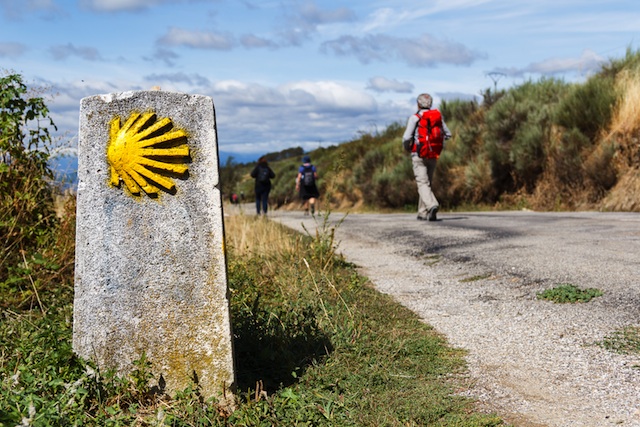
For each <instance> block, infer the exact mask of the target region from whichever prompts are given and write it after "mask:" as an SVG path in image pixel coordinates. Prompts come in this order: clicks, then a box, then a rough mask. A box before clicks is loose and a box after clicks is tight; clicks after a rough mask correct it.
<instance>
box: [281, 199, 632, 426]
mask: <svg viewBox="0 0 640 427" xmlns="http://www.w3.org/2000/svg"><path fill="white" fill-rule="evenodd" d="M270 217H271V218H272V219H274V220H276V221H280V222H282V223H283V224H285V225H287V226H288V227H291V228H293V229H296V230H300V231H303V229H302V224H303V223H304V225H305V226H306V227H307V229H309V230H313V229H314V227H315V226H316V225H317V224H321V223H322V221H314V220H313V219H312V218H311V217H304V216H303V215H302V213H301V212H281V211H276V212H271V213H270ZM438 217H439V220H438V221H437V222H422V221H417V220H416V219H415V215H411V214H349V215H347V216H346V217H344V214H340V213H332V214H331V215H330V216H329V219H330V222H334V221H338V220H342V222H341V224H340V225H339V226H338V227H337V230H336V236H337V239H338V241H339V250H340V251H341V252H342V253H343V254H344V255H345V257H346V258H347V259H349V260H350V261H352V262H354V263H355V264H356V265H358V266H359V267H360V269H361V270H362V272H363V274H365V275H366V276H367V277H369V278H370V279H371V280H372V282H373V283H374V284H375V286H376V287H377V288H378V289H379V290H380V291H381V292H385V293H388V294H391V295H393V296H394V297H395V298H396V299H397V300H398V301H399V302H400V303H402V304H404V305H406V306H407V307H409V308H411V309H412V310H414V311H415V312H416V313H417V314H418V315H419V316H420V317H421V318H423V319H424V320H425V321H426V322H427V323H429V324H431V325H433V326H434V327H435V328H436V329H437V330H439V331H440V332H441V333H443V334H445V335H446V336H447V338H448V339H449V341H450V342H451V343H452V344H453V345H455V346H457V347H462V348H465V349H467V350H468V351H469V356H468V358H467V359H468V361H469V367H470V374H471V376H472V377H473V378H474V380H475V381H476V386H475V387H474V389H473V390H472V392H471V393H470V394H471V395H472V396H473V397H475V398H477V399H479V400H480V402H482V403H483V404H484V405H486V407H488V408H489V409H490V410H494V411H498V413H499V414H500V415H502V416H504V417H505V418H507V419H508V420H509V421H511V422H513V423H514V424H515V425H518V426H542V425H544V426H608V425H623V426H640V369H638V366H639V365H640V358H638V357H635V356H622V355H618V354H614V353H611V352H610V351H607V350H605V349H603V348H602V347H601V346H599V345H597V344H596V343H598V342H601V341H602V339H603V338H605V337H607V336H610V335H611V334H612V333H613V332H614V331H615V330H617V329H619V328H622V327H624V326H629V325H635V326H638V325H640V263H639V262H638V261H640V255H639V254H640V214H635V213H597V212H578V213H535V212H490V213H489V212H488V213H441V214H439V215H438ZM564 283H569V284H574V285H576V286H579V287H581V288H590V287H594V288H598V289H600V290H602V291H604V295H603V296H602V297H600V298H597V299H594V300H593V301H592V302H590V303H588V304H571V305H566V304H552V303H549V302H545V301H540V300H538V299H537V298H536V294H537V293H538V292H540V291H541V290H544V289H548V288H551V287H554V286H556V285H558V284H564Z"/></svg>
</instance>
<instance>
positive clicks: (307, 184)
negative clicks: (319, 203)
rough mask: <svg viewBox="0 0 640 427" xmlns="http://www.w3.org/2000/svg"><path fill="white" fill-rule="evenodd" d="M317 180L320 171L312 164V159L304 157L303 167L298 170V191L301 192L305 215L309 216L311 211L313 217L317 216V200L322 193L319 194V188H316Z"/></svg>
mask: <svg viewBox="0 0 640 427" xmlns="http://www.w3.org/2000/svg"><path fill="white" fill-rule="evenodd" d="M317 179H318V171H317V170H316V167H315V166H314V165H312V164H311V158H310V157H309V156H304V157H303V158H302V166H300V168H299V169H298V176H297V177H296V190H298V191H299V192H300V199H301V200H302V206H303V207H304V214H305V215H309V209H311V215H314V214H315V209H316V199H317V198H318V197H320V192H318V187H317V186H316V180H317Z"/></svg>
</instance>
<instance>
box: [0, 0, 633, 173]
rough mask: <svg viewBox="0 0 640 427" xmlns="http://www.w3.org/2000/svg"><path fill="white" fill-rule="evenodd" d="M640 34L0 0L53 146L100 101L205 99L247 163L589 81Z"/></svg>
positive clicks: (487, 20) (183, 6)
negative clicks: (112, 96)
mask: <svg viewBox="0 0 640 427" xmlns="http://www.w3.org/2000/svg"><path fill="white" fill-rule="evenodd" d="M639 41H640V2H638V1H637V0H535V1H527V2H523V1H517V0H429V1H417V0H351V1H348V2H347V1H336V0H322V1H321V0H300V1H297V0H262V1H258V0H0V72H4V73H6V72H15V73H19V74H21V75H22V76H23V79H24V81H25V83H26V84H27V85H28V86H29V87H42V88H47V89H48V91H47V93H46V96H45V99H46V103H47V105H48V107H49V109H50V111H51V117H52V118H53V121H54V122H55V124H56V125H57V126H58V132H57V133H56V135H57V136H58V138H59V139H58V143H59V148H58V149H57V151H56V153H73V151H74V150H75V148H76V147H77V138H78V120H79V109H80V100H81V99H82V98H84V97H87V96H93V95H97V94H106V93H114V92H124V91H130V90H149V89H151V88H152V87H154V86H159V87H160V88H161V89H162V90H166V91H175V92H183V93H189V94H199V95H206V96H210V97H211V98H212V99H213V103H214V108H215V114H216V125H217V135H218V149H219V151H220V153H221V161H222V162H224V161H225V158H228V156H233V158H234V160H236V161H242V162H245V161H253V160H256V159H257V158H258V157H259V156H260V155H262V154H265V153H268V152H275V151H280V150H283V149H286V148H290V147H298V146H300V147H302V148H303V149H304V150H305V151H311V150H314V149H316V148H319V147H328V146H331V145H337V144H340V143H342V142H346V141H350V140H352V139H354V138H357V137H358V136H359V135H361V134H362V133H376V132H380V131H382V130H384V129H385V128H386V127H387V126H388V125H390V124H392V123H396V122H400V123H402V124H404V123H406V120H407V118H408V116H409V115H411V114H412V113H414V112H415V109H416V107H415V105H416V97H417V96H418V95H419V94H420V93H423V92H427V93H430V94H431V95H432V96H433V98H434V106H435V107H437V106H438V105H439V103H440V102H441V101H442V100H451V99H473V98H474V97H478V96H479V94H480V93H481V92H483V91H484V90H486V89H488V88H497V89H507V88H509V87H512V86H514V85H518V84H522V83H523V82H525V81H529V80H533V81H536V80H539V79H541V78H550V77H553V78H558V79H562V80H564V81H567V82H582V81H584V80H585V79H586V78H588V77H589V76H590V75H592V74H593V73H595V72H597V71H598V70H599V69H600V67H601V66H602V65H603V64H606V63H607V62H609V61H610V60H611V59H616V58H621V57H624V55H625V53H626V51H627V50H628V49H631V50H633V51H635V50H637V49H638V43H639ZM445 121H446V117H445Z"/></svg>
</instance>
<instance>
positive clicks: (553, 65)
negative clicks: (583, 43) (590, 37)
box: [494, 49, 607, 77]
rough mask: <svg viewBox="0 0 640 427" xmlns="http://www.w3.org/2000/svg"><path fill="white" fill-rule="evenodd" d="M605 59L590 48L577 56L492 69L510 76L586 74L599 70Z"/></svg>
mask: <svg viewBox="0 0 640 427" xmlns="http://www.w3.org/2000/svg"><path fill="white" fill-rule="evenodd" d="M606 62H607V60H606V59H605V58H603V57H602V56H600V55H598V54H597V53H595V52H593V51H591V50H588V49H587V50H585V51H583V52H582V55H581V56H580V57H577V58H550V59H545V60H543V61H539V62H534V63H531V64H529V65H528V66H526V67H524V68H496V69H495V70H494V71H495V72H498V73H504V74H506V75H507V76H510V77H522V76H524V75H526V74H540V75H543V76H553V75H558V74H564V73H578V74H580V75H588V74H592V73H595V72H597V71H599V70H600V68H601V67H602V65H603V64H604V63H606Z"/></svg>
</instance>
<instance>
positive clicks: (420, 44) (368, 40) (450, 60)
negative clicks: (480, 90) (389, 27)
mask: <svg viewBox="0 0 640 427" xmlns="http://www.w3.org/2000/svg"><path fill="white" fill-rule="evenodd" d="M321 51H322V52H331V53H334V54H335V55H338V56H355V57H356V58H357V59H358V60H359V61H360V62H362V63H363V64H368V63H370V62H373V61H379V62H388V61H389V60H392V59H399V60H402V61H404V62H406V63H407V64H408V65H410V66H413V67H436V66H437V65H439V64H452V65H470V64H471V63H473V62H474V61H476V60H477V59H483V58H485V57H486V55H485V54H483V53H480V52H474V51H472V50H470V49H469V48H467V47H466V46H464V45H463V44H461V43H457V42H452V41H448V40H440V39H438V38H437V37H434V36H432V35H429V34H423V35H422V36H421V37H418V38H416V39H407V38H399V37H393V36H389V35H385V34H371V35H367V36H364V37H361V38H358V37H354V36H342V37H340V38H338V39H335V40H331V41H327V42H324V43H323V44H322V46H321Z"/></svg>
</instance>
